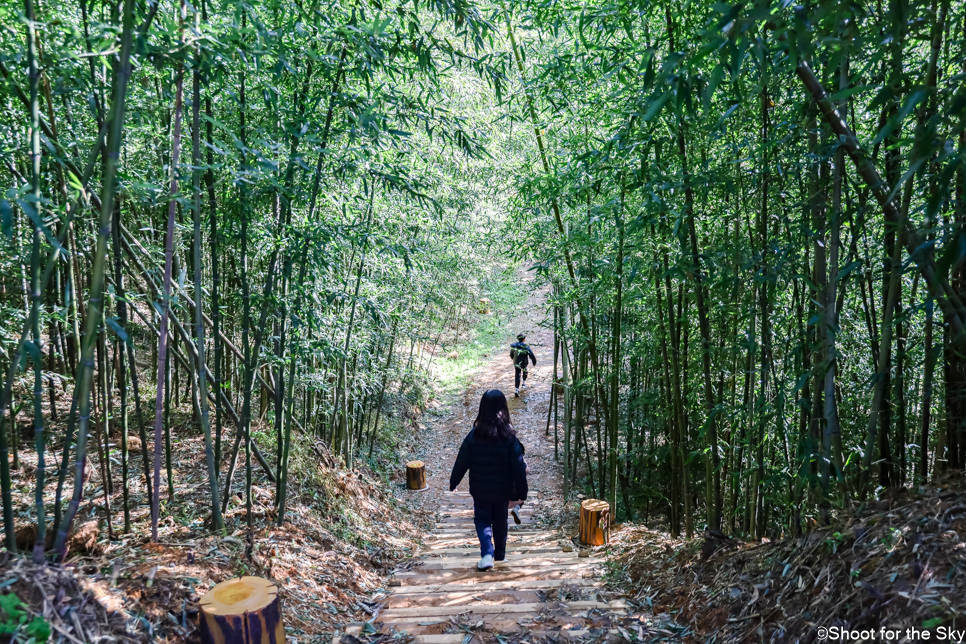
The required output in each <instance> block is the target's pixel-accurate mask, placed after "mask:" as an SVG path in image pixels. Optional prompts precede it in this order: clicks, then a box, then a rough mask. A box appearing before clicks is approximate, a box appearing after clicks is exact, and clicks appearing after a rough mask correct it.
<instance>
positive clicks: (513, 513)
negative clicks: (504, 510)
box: [510, 505, 521, 525]
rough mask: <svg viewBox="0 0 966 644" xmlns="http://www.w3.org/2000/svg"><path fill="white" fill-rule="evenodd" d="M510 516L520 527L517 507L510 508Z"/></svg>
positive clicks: (518, 507)
mask: <svg viewBox="0 0 966 644" xmlns="http://www.w3.org/2000/svg"><path fill="white" fill-rule="evenodd" d="M510 514H512V515H513V522H514V523H516V524H517V525H520V523H521V522H520V506H519V505H514V506H513V507H512V508H510Z"/></svg>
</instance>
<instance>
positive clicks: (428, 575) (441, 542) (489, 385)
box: [346, 291, 626, 644]
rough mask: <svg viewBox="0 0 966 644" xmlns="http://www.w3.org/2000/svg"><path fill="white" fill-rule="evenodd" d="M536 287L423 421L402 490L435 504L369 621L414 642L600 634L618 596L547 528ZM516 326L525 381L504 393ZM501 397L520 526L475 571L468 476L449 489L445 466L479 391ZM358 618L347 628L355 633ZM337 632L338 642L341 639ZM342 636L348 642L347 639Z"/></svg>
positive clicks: (592, 562) (546, 447)
mask: <svg viewBox="0 0 966 644" xmlns="http://www.w3.org/2000/svg"><path fill="white" fill-rule="evenodd" d="M544 299H545V293H544V292H539V291H537V292H533V293H531V294H530V296H529V297H528V299H527V302H526V303H525V305H524V306H522V307H521V308H520V310H519V313H518V315H517V316H516V317H514V318H512V319H511V320H510V322H509V324H508V325H507V329H506V331H507V333H506V343H505V344H506V347H505V349H503V348H501V349H499V350H498V352H497V353H495V354H493V355H491V356H490V357H489V360H488V361H487V362H486V363H485V364H484V365H483V367H482V369H481V370H480V372H479V373H478V374H476V376H475V377H474V378H473V380H472V382H471V384H470V386H469V387H468V388H467V389H466V391H465V393H464V394H463V398H462V401H461V403H462V404H460V401H456V403H455V404H453V405H452V407H451V409H450V411H449V413H448V415H446V416H444V417H441V418H438V419H436V420H433V421H430V422H429V424H428V425H427V427H426V429H425V430H424V431H425V432H426V435H425V436H423V437H421V445H422V448H421V452H420V453H419V454H418V456H419V457H420V458H421V459H422V460H423V461H424V462H425V463H426V469H427V477H428V484H429V489H428V490H426V491H424V492H411V493H409V494H413V495H420V497H419V503H420V505H423V506H424V507H432V508H433V509H435V510H436V512H437V514H436V516H437V522H436V525H435V528H434V529H433V530H432V532H431V533H429V534H428V535H426V537H425V542H426V544H427V546H426V548H425V549H424V550H423V551H422V552H421V553H418V554H417V555H416V556H415V557H414V558H413V559H410V560H407V561H406V562H404V564H403V565H402V566H400V567H399V568H398V569H397V570H396V572H395V573H394V576H393V579H392V581H391V590H392V594H391V595H390V596H389V597H388V599H387V600H385V602H384V605H383V609H382V612H381V613H380V614H379V615H378V617H377V619H376V620H375V621H377V622H381V623H382V624H383V625H384V626H385V627H391V628H393V629H396V630H398V631H405V632H407V633H409V634H410V635H413V636H414V637H415V641H417V642H422V643H424V644H469V641H470V639H473V638H475V641H493V636H494V635H500V636H511V637H512V636H514V635H516V636H521V635H525V634H530V635H532V636H539V635H548V636H553V637H557V636H559V635H562V634H566V635H571V636H585V635H587V634H588V633H589V632H590V631H588V629H593V630H594V632H597V633H604V634H606V633H607V632H608V630H609V629H610V627H611V626H612V625H613V624H614V623H615V620H616V619H617V618H618V616H619V615H626V612H625V607H626V603H625V601H624V600H623V599H619V598H617V596H616V595H614V594H613V593H608V592H607V591H605V590H604V589H603V588H602V582H601V581H600V579H601V574H602V568H601V563H602V560H600V559H598V558H594V557H590V556H585V555H588V554H589V553H588V552H578V549H576V548H574V547H573V546H572V545H571V544H570V542H569V540H565V539H563V538H562V537H563V532H561V531H559V530H557V529H556V528H555V526H554V525H553V523H554V519H555V518H556V517H557V516H559V514H560V511H561V510H562V509H563V508H562V506H563V498H562V493H561V489H560V476H559V467H558V466H557V464H556V463H555V462H554V444H553V434H552V432H551V435H550V436H549V437H548V436H545V431H546V423H547V409H548V406H549V402H550V385H551V381H552V376H553V333H552V331H551V330H550V329H547V328H544V327H542V326H541V322H543V321H544V320H545V317H546V310H545V307H544ZM517 333H525V334H526V335H527V342H528V343H529V344H530V345H531V347H532V348H533V351H534V353H535V354H536V356H537V361H538V362H537V366H536V367H535V368H531V370H530V378H529V380H528V383H527V384H528V387H526V388H525V389H524V390H523V393H522V394H521V398H514V397H513V395H512V394H513V367H512V364H511V362H510V358H509V356H508V352H509V345H510V343H511V342H513V341H514V339H515V336H516V334H517ZM494 388H497V389H501V390H502V391H504V392H508V393H509V396H508V399H509V401H510V410H511V416H512V420H513V424H514V427H515V428H516V430H517V435H518V436H519V438H520V440H521V441H522V442H523V444H524V445H525V446H526V449H527V462H528V464H529V483H530V497H529V500H528V502H527V504H526V506H525V508H524V511H523V524H522V525H520V526H516V525H514V523H513V520H512V519H510V520H509V525H510V536H509V539H508V544H507V560H506V561H505V562H499V563H498V564H497V566H496V568H495V569H493V570H491V571H487V572H479V571H477V570H476V563H477V561H478V560H479V557H480V551H479V543H478V541H477V538H476V533H475V530H474V527H473V504H472V498H471V497H470V496H469V494H468V492H467V489H468V481H467V479H464V481H463V483H461V484H460V487H459V488H458V489H457V490H456V492H454V493H450V492H449V490H448V483H449V473H450V469H451V468H452V464H453V462H454V461H455V459H456V453H457V451H458V449H459V446H460V443H461V442H462V440H463V437H464V436H465V435H466V433H467V432H468V431H469V429H470V426H471V425H472V421H473V418H474V417H475V415H476V411H477V407H478V405H479V400H480V397H481V396H482V394H483V392H485V391H487V390H488V389H494ZM364 628H365V627H364V625H356V626H354V627H353V626H350V627H349V628H347V629H346V632H347V634H350V635H354V636H355V635H358V636H359V637H360V638H361V637H363V636H364V633H366V630H363V629H364ZM347 639H348V638H347ZM348 641H349V642H350V643H351V641H352V640H351V639H348Z"/></svg>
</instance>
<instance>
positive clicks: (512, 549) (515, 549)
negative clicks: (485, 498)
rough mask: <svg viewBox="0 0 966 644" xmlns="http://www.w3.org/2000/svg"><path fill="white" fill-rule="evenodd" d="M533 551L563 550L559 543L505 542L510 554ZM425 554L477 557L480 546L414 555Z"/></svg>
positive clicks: (427, 551) (425, 551)
mask: <svg viewBox="0 0 966 644" xmlns="http://www.w3.org/2000/svg"><path fill="white" fill-rule="evenodd" d="M533 552H563V550H561V548H560V546H559V545H553V546H544V545H533V546H528V545H525V544H522V545H518V544H512V545H511V544H507V547H506V553H507V554H508V555H511V554H522V553H533ZM426 555H450V556H456V557H479V556H480V547H479V545H473V546H468V547H466V548H439V549H437V550H423V551H421V552H419V553H418V554H417V555H416V556H417V557H421V556H426Z"/></svg>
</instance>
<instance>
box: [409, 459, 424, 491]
mask: <svg viewBox="0 0 966 644" xmlns="http://www.w3.org/2000/svg"><path fill="white" fill-rule="evenodd" d="M406 487H407V488H409V489H410V490H425V489H426V464H425V463H423V462H422V461H409V462H408V463H406Z"/></svg>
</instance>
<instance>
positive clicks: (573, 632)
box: [413, 628, 620, 644]
mask: <svg viewBox="0 0 966 644" xmlns="http://www.w3.org/2000/svg"><path fill="white" fill-rule="evenodd" d="M527 634H528V635H529V636H530V638H531V639H534V640H537V641H539V640H542V639H544V638H547V637H553V638H566V639H579V638H581V637H586V636H587V635H589V634H590V631H589V630H587V629H585V628H566V629H559V630H553V631H530V632H529V633H527ZM607 634H608V635H620V632H619V631H618V630H617V629H616V628H612V629H610V630H609V631H607ZM465 637H466V633H443V634H441V635H414V636H413V641H415V642H419V643H420V644H463V639H464V638H465ZM471 642H479V640H478V639H476V638H473V639H472V640H471Z"/></svg>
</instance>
